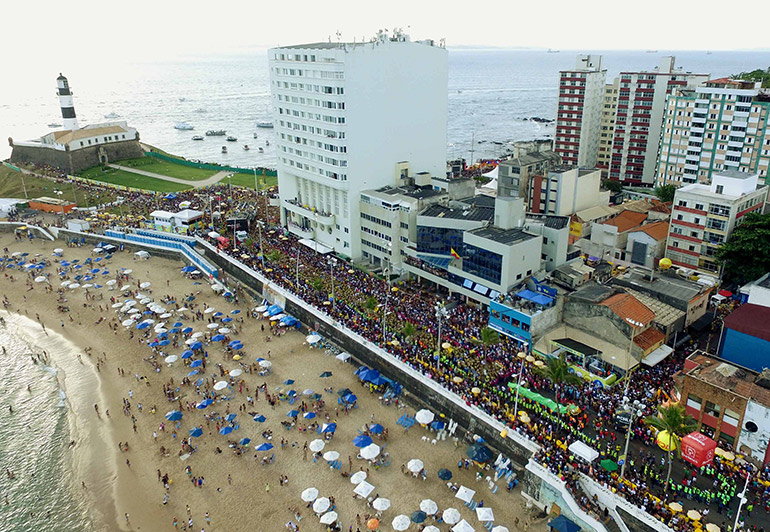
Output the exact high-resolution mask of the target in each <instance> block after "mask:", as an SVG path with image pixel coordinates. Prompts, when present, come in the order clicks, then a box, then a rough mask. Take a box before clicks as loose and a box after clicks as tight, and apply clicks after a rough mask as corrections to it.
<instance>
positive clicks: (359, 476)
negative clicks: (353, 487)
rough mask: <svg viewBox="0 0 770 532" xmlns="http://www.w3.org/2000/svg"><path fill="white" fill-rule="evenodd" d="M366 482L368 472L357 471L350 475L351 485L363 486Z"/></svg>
mask: <svg viewBox="0 0 770 532" xmlns="http://www.w3.org/2000/svg"><path fill="white" fill-rule="evenodd" d="M364 480H366V471H356V472H355V473H353V474H352V475H350V483H351V484H361V483H362V482H363V481H364Z"/></svg>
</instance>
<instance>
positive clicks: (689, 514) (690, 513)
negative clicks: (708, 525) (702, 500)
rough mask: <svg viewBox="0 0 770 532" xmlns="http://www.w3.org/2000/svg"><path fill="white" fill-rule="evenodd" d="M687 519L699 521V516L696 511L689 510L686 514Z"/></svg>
mask: <svg viewBox="0 0 770 532" xmlns="http://www.w3.org/2000/svg"><path fill="white" fill-rule="evenodd" d="M687 517H688V519H692V520H693V521H700V518H701V515H700V512H698V510H690V511H688V512H687Z"/></svg>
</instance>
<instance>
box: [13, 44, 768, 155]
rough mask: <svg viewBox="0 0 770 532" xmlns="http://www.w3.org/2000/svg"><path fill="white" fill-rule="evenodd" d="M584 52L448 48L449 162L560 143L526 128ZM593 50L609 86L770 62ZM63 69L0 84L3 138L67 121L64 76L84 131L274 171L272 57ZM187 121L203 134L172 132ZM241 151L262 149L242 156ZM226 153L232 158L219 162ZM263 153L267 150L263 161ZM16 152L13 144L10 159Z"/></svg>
mask: <svg viewBox="0 0 770 532" xmlns="http://www.w3.org/2000/svg"><path fill="white" fill-rule="evenodd" d="M577 53H578V52H567V51H563V52H560V53H547V52H545V51H528V50H527V51H524V50H453V49H450V51H449V83H448V97H449V108H448V124H447V157H448V158H454V157H466V158H472V159H474V160H475V159H478V158H481V157H497V156H499V155H501V154H502V153H504V152H505V150H506V144H507V143H509V142H512V141H515V140H525V139H532V138H544V137H546V136H549V135H550V136H552V135H553V130H554V128H553V125H545V124H538V123H535V122H531V121H525V120H524V119H525V118H529V117H533V116H538V117H542V118H549V119H552V118H554V117H555V113H556V99H557V82H558V72H559V70H562V69H567V68H574V64H575V56H576V54H577ZM592 53H601V54H602V55H603V56H604V67H605V68H607V70H608V72H607V78H608V80H612V79H613V78H614V77H615V76H616V75H617V74H618V73H619V72H620V71H621V70H639V69H652V68H653V67H654V66H656V65H657V64H658V63H659V61H660V57H661V56H663V55H675V56H676V58H677V64H678V65H681V66H683V67H684V68H685V70H689V71H693V72H704V73H709V74H711V75H712V77H722V76H727V75H730V74H734V73H737V72H741V71H746V70H753V69H755V68H767V67H768V66H769V65H770V52H721V51H715V52H714V53H713V54H707V53H706V52H692V51H688V52H681V51H680V52H677V51H673V52H671V51H662V50H661V51H660V52H658V53H646V52H628V51H605V52H592ZM62 61H63V62H62V64H56V65H55V66H51V67H45V68H41V67H38V66H30V67H28V68H27V69H26V70H25V71H21V72H15V73H14V74H15V75H14V76H13V77H12V78H9V81H8V82H6V83H3V84H0V138H2V139H6V138H8V137H13V138H15V139H20V140H24V139H29V138H33V137H36V136H40V135H42V134H44V133H46V132H47V131H50V129H49V128H48V127H47V124H49V123H61V117H60V112H59V107H58V100H57V98H56V95H55V78H56V76H57V75H58V73H59V71H63V73H64V74H65V75H66V76H67V77H68V78H69V81H70V85H71V86H72V87H73V91H74V100H75V108H76V111H77V115H78V118H79V120H80V122H81V124H86V123H95V122H103V121H105V120H107V119H105V118H104V115H107V114H110V113H115V114H118V115H120V117H121V119H126V120H128V122H129V124H131V125H132V126H134V127H136V128H137V129H138V130H139V132H140V135H141V138H142V139H143V140H144V141H146V142H148V143H150V144H153V145H156V146H158V147H160V148H162V149H164V150H167V151H169V152H171V153H175V154H179V155H182V156H185V157H188V158H193V159H201V160H206V161H213V162H220V163H229V164H235V165H239V166H246V167H252V166H268V167H270V166H274V165H275V152H274V151H273V148H274V146H275V143H274V142H272V140H273V138H274V133H273V131H271V130H266V129H257V128H256V127H255V125H256V122H257V121H263V120H271V116H270V109H269V107H270V87H269V73H268V66H267V53H266V52H257V53H254V54H250V55H238V56H228V57H206V58H188V59H185V60H179V61H174V62H156V63H130V64H99V65H94V64H92V63H91V62H89V61H88V58H87V57H85V58H84V59H82V60H78V59H77V58H76V57H70V58H67V59H63V60H62ZM426 75H429V73H428V72H426ZM180 121H186V122H189V123H190V124H192V125H193V126H194V127H195V130H194V131H179V130H176V129H174V124H175V123H177V122H180ZM209 129H225V130H227V132H228V134H231V135H234V136H236V137H238V142H237V143H228V142H225V141H224V138H223V137H207V138H206V139H205V140H204V141H199V142H195V141H192V140H191V137H192V136H193V135H195V134H201V135H202V134H203V133H204V132H205V131H206V130H209ZM255 132H256V133H257V134H258V138H257V139H254V138H253V134H254V133H255ZM266 140H270V141H271V142H270V146H265V141H266ZM243 144H249V145H250V147H251V148H252V149H251V150H250V151H244V150H243V149H242V145H243ZM223 145H227V146H228V151H229V153H227V154H222V153H221V146H223ZM259 146H262V147H263V148H264V153H258V150H257V148H258V147H259ZM9 155H10V148H9V146H8V144H7V143H5V142H3V143H2V145H0V158H2V159H4V158H6V157H8V156H9Z"/></svg>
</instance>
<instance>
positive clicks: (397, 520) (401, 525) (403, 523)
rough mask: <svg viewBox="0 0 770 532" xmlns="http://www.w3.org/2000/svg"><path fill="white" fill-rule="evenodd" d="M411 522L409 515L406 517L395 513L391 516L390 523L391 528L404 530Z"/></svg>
mask: <svg viewBox="0 0 770 532" xmlns="http://www.w3.org/2000/svg"><path fill="white" fill-rule="evenodd" d="M410 524H411V521H410V520H409V517H407V516H406V515H404V514H401V515H397V516H396V517H394V518H393V522H392V523H391V525H392V526H393V530H406V529H407V528H409V525H410Z"/></svg>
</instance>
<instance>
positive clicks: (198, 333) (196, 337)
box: [190, 331, 206, 340]
mask: <svg viewBox="0 0 770 532" xmlns="http://www.w3.org/2000/svg"><path fill="white" fill-rule="evenodd" d="M204 336H206V335H205V334H204V333H202V332H200V331H198V332H196V333H192V335H190V338H192V339H193V340H197V339H198V338H202V337H204Z"/></svg>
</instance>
